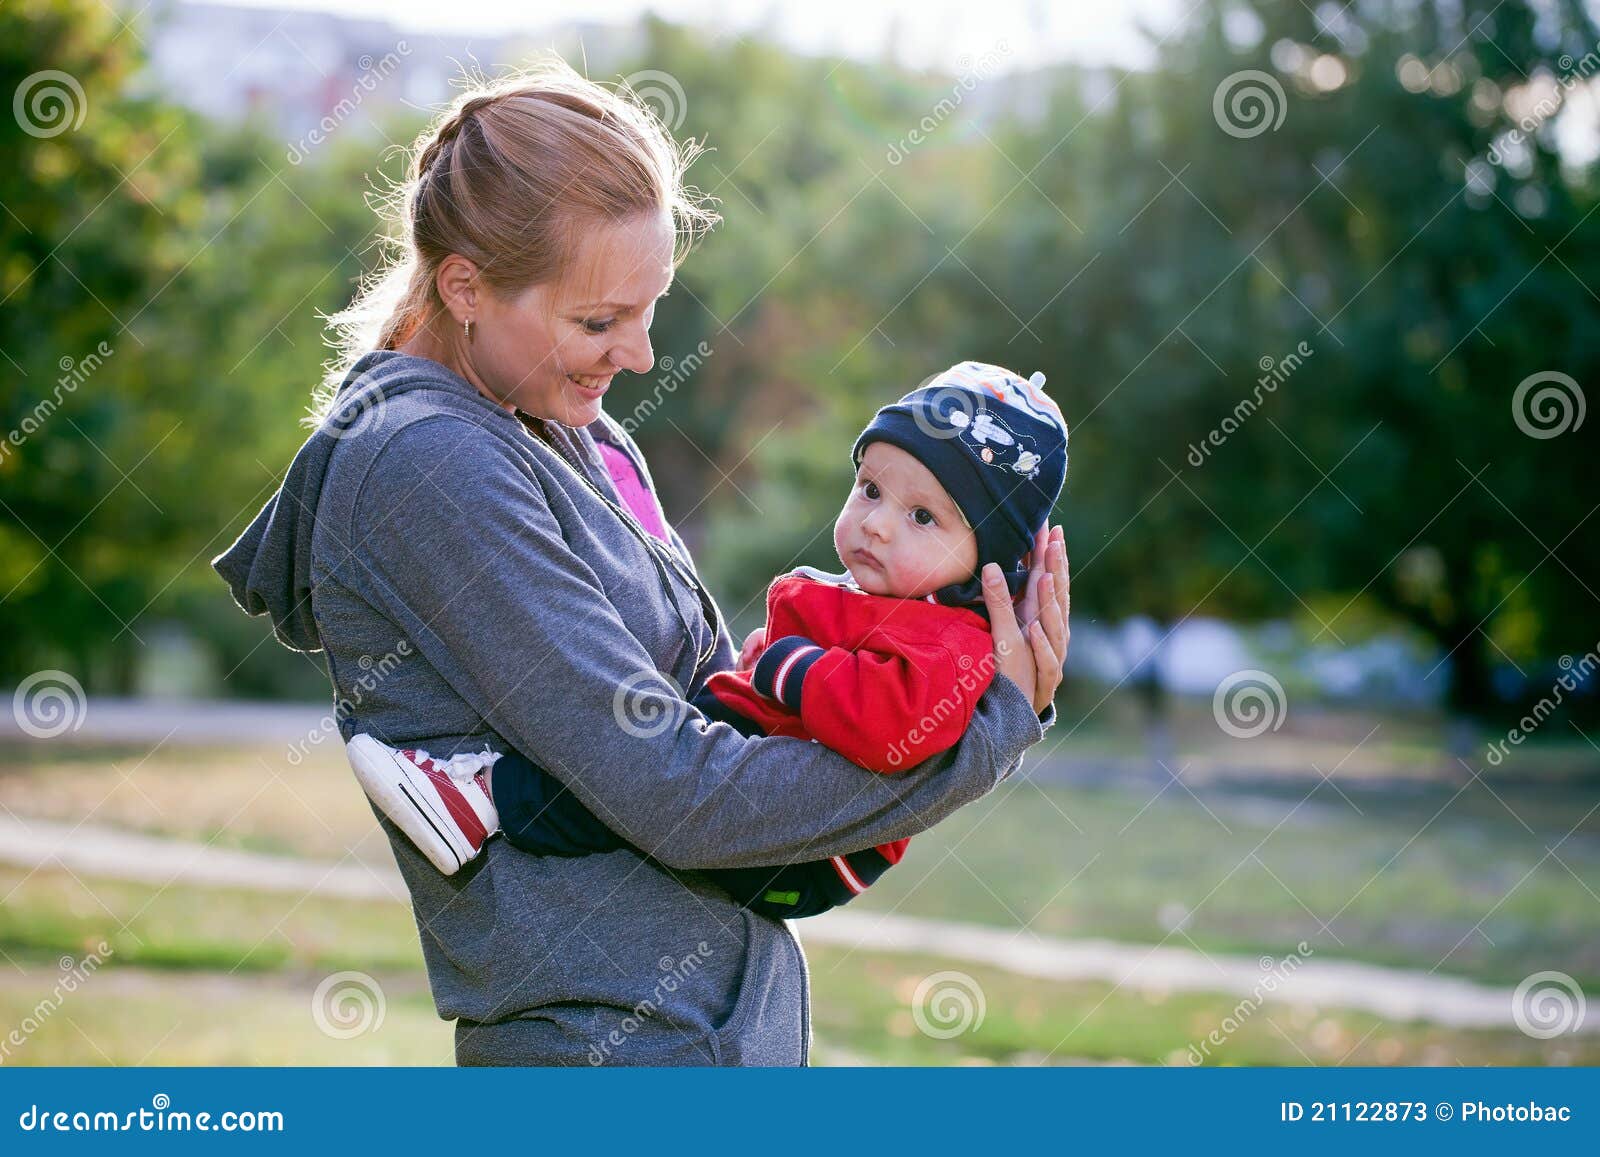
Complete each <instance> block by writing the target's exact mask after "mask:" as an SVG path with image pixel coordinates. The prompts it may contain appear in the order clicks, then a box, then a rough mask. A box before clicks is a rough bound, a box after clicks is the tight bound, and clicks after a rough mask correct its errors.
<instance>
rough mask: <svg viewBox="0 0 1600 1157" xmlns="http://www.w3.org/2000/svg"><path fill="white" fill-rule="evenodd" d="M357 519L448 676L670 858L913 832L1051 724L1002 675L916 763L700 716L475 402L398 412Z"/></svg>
mask: <svg viewBox="0 0 1600 1157" xmlns="http://www.w3.org/2000/svg"><path fill="white" fill-rule="evenodd" d="M352 531H353V534H354V541H355V542H356V543H357V544H358V545H357V547H356V560H357V562H358V564H359V565H360V566H361V567H363V568H364V569H365V570H366V571H368V572H369V573H370V576H371V579H372V583H371V585H372V587H373V588H374V589H375V590H376V592H377V593H376V595H375V598H376V599H377V600H378V601H379V602H380V603H381V604H382V605H381V607H380V609H382V610H383V611H384V612H385V613H387V614H389V615H390V616H391V617H393V618H394V619H395V621H396V622H397V623H398V624H400V625H401V626H402V627H403V628H404V629H405V630H406V631H407V632H408V633H409V634H410V636H411V638H412V641H413V643H414V644H415V645H416V647H417V649H418V650H419V652H420V653H421V654H422V656H423V657H424V658H426V659H427V660H428V662H429V663H431V664H432V665H433V666H434V667H435V668H436V669H437V670H438V671H439V673H440V675H441V676H442V677H443V678H444V679H445V680H447V681H448V682H449V683H450V684H451V685H452V686H453V687H454V688H455V690H456V692H457V693H458V694H459V695H460V696H461V697H462V698H463V699H464V700H465V701H466V702H467V703H468V704H469V705H470V706H471V707H472V708H473V709H474V710H475V711H477V712H478V713H479V714H481V715H482V717H483V718H484V719H485V721H486V722H487V723H488V725H489V726H490V727H491V728H492V729H493V730H494V731H495V732H496V733H498V734H499V735H500V736H501V737H502V738H503V739H505V740H506V742H507V743H509V744H511V745H512V746H513V747H515V748H516V749H517V750H518V751H520V752H522V754H524V755H525V756H527V757H528V758H529V759H532V760H534V761H535V762H536V763H538V764H540V765H541V766H543V767H545V768H546V769H548V770H549V771H550V772H551V774H553V775H554V776H555V777H556V778H557V779H559V780H561V781H562V782H563V783H565V784H566V785H567V786H568V787H570V788H571V790H572V792H573V794H575V795H576V796H577V797H578V798H579V799H580V800H581V801H582V802H583V804H584V805H585V806H587V807H588V808H589V809H590V810H591V811H593V812H594V813H595V814H596V815H597V816H599V817H600V818H601V819H602V820H604V821H605V822H606V823H607V824H608V825H610V826H611V827H612V828H613V829H614V830H615V831H616V832H617V833H618V834H619V835H621V836H623V837H624V838H626V839H627V840H629V841H630V842H632V843H633V844H634V845H635V846H637V847H639V848H641V849H643V850H645V851H647V852H648V853H650V854H651V855H653V856H655V857H656V858H657V859H659V860H660V861H661V862H662V863H664V864H667V865H668V866H671V867H676V868H720V867H753V866H759V865H764V864H775V863H789V862H798V861H801V860H813V859H818V858H820V857H825V856H832V855H843V854H846V853H849V852H851V851H855V850H857V849H860V848H866V847H871V846H873V845H876V844H881V843H887V842H889V841H891V840H895V839H901V838H905V837H908V836H911V835H915V834H916V833H917V832H920V831H924V830H926V829H927V828H929V827H931V826H932V825H934V824H935V823H937V822H938V821H939V820H941V819H943V818H944V817H945V816H947V815H949V814H950V813H952V812H954V811H955V810H956V809H957V808H959V807H961V806H963V805H964V804H967V803H970V802H971V801H973V800H975V799H977V798H979V797H981V796H983V795H984V794H985V793H987V792H988V791H990V790H991V789H992V788H993V787H994V786H995V784H996V783H997V782H999V781H1000V780H1001V779H1003V778H1005V777H1006V776H1007V775H1009V774H1010V773H1011V772H1012V771H1013V770H1015V768H1016V767H1017V766H1018V765H1019V764H1020V762H1021V759H1022V754H1023V752H1024V751H1025V750H1026V749H1027V747H1028V746H1030V745H1031V744H1033V743H1035V742H1037V741H1038V740H1039V739H1040V738H1041V737H1042V735H1043V731H1042V730H1041V728H1040V725H1039V720H1038V718H1037V717H1036V716H1035V715H1034V712H1033V709H1032V706H1031V705H1030V704H1029V702H1028V700H1027V697H1026V696H1025V695H1024V694H1023V693H1022V691H1021V690H1020V689H1019V688H1017V687H1016V686H1015V685H1014V684H1012V683H1011V682H1010V681H1009V680H1006V679H1004V678H1000V679H996V680H995V685H994V686H993V687H992V688H991V690H990V691H989V692H988V693H987V694H985V695H984V696H983V698H982V700H981V701H980V702H979V704H978V708H977V710H976V712H975V713H974V716H973V721H972V725H971V727H970V728H969V729H968V732H967V734H966V736H965V737H964V738H963V739H962V740H961V742H960V743H958V744H956V746H954V747H952V748H951V749H950V750H948V751H946V752H944V753H942V754H941V755H939V756H937V757H936V758H934V759H930V760H928V761H926V762H925V763H924V764H922V765H921V766H920V767H919V768H917V769H914V770H915V774H910V775H902V776H875V775H869V774H864V773H863V772H862V770H861V769H860V768H858V767H856V766H855V765H854V764H852V763H851V762H849V761H848V760H847V759H845V758H844V757H843V756H841V755H838V754H836V753H834V752H832V751H830V750H828V749H827V748H825V747H823V746H822V745H821V744H818V743H811V742H808V741H805V740H799V739H789V738H783V737H757V738H747V737H745V736H743V735H740V734H739V733H738V732H737V731H735V730H734V729H733V728H731V727H728V726H726V725H724V724H719V723H712V722H710V721H708V720H707V719H706V718H705V716H703V715H701V714H700V713H699V712H698V711H697V710H695V709H694V708H693V707H692V706H690V705H689V704H688V703H687V702H686V701H685V700H684V699H683V698H682V697H681V696H680V695H679V694H678V693H677V692H676V691H675V690H674V689H673V688H672V686H671V684H670V683H669V682H667V681H666V680H665V679H664V678H662V677H661V676H660V675H659V674H658V673H657V671H656V668H655V665H654V663H653V662H652V661H651V659H650V656H649V655H648V653H647V652H646V651H645V650H644V649H643V647H642V646H641V645H640V643H639V642H638V641H637V640H636V639H635V638H634V636H633V635H632V634H631V633H630V632H629V631H628V629H627V626H626V625H625V624H624V622H623V620H622V618H621V616H620V614H619V613H618V610H617V608H616V607H615V606H614V605H613V603H612V601H611V598H610V597H608V593H607V592H606V591H605V590H604V589H603V588H602V586H601V584H600V583H599V581H598V579H597V578H596V576H595V574H594V572H593V571H592V570H591V569H590V568H589V567H588V566H587V565H586V564H585V563H584V560H583V559H582V558H581V557H579V556H577V555H576V554H574V553H573V551H572V550H571V549H570V547H569V546H568V545H567V542H566V540H565V538H564V537H563V536H562V533H561V527H560V524H559V523H558V521H557V520H556V518H555V516H554V514H552V512H551V510H550V508H549V504H548V502H547V499H546V497H545V493H544V490H543V488H542V486H541V483H540V481H539V479H538V477H537V474H536V473H535V472H534V471H533V470H532V469H531V468H530V466H529V464H528V463H526V462H523V461H519V452H518V450H517V448H516V447H515V446H514V445H513V444H510V443H508V442H507V441H505V440H504V439H503V438H501V437H500V436H499V435H497V434H494V433H492V432H489V431H486V430H483V429H480V428H479V427H477V426H475V425H473V424H472V423H471V422H468V421H464V420H460V419H457V418H454V417H448V416H440V417H437V418H430V419H427V420H425V421H422V422H417V423H414V424H412V425H409V426H407V427H405V428H404V429H402V430H399V431H396V432H395V434H394V435H392V437H391V438H390V440H389V442H388V444H387V445H386V446H385V448H384V449H383V450H382V451H381V452H380V453H379V454H378V456H377V457H376V459H375V460H374V462H373V466H372V468H371V470H370V471H369V472H368V474H367V476H366V478H365V480H364V481H363V484H362V487H361V490H360V493H359V494H358V496H357V499H356V505H355V525H354V526H353V527H352ZM725 649H726V644H725V642H724V645H723V646H722V647H720V648H719V650H724V651H725ZM724 657H726V656H724Z"/></svg>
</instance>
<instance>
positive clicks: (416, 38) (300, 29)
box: [117, 0, 639, 147]
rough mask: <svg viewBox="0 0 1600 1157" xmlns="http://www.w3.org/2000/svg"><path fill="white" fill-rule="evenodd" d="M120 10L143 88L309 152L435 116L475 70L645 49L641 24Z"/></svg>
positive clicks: (129, 0) (185, 7)
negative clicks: (455, 26) (416, 25)
mask: <svg viewBox="0 0 1600 1157" xmlns="http://www.w3.org/2000/svg"><path fill="white" fill-rule="evenodd" d="M117 2H118V6H119V8H120V10H121V12H122V13H123V18H124V19H126V20H128V21H129V22H130V24H131V26H132V28H133V29H134V30H135V32H136V34H137V35H138V36H139V38H140V40H141V42H142V45H143V48H144V52H145V55H146V58H147V62H148V64H147V69H146V73H145V75H144V76H142V77H141V78H140V82H139V83H140V84H141V85H142V86H145V87H147V88H148V89H151V90H157V91H160V92H162V93H163V94H165V95H166V96H167V97H168V98H170V99H172V100H174V101H175V102H177V103H179V104H182V105H184V106H185V107H188V108H191V109H193V110H195V111H196V112H199V113H201V114H202V115H204V116H207V117H211V118H214V119H217V120H223V121H235V120H243V119H246V118H249V117H259V118H262V119H263V120H264V121H265V122H266V123H267V124H269V125H270V126H271V128H272V131H274V132H276V133H278V134H281V135H282V136H283V138H284V139H285V141H287V142H290V144H291V145H296V144H298V145H300V146H301V147H304V146H305V145H306V144H307V143H315V140H316V138H317V137H318V135H319V134H321V135H324V136H325V135H330V134H331V133H332V132H333V131H335V130H336V131H338V132H341V133H345V132H349V133H360V132H364V131H365V132H371V131H372V130H373V129H374V128H375V127H376V126H377V125H378V124H381V123H382V122H383V121H384V120H386V119H392V118H393V116H395V115H397V114H399V113H401V112H404V111H410V112H412V113H414V114H421V115H425V114H426V113H428V112H429V111H432V110H434V109H437V108H438V107H439V106H441V105H443V104H446V103H448V102H449V101H450V99H451V98H452V97H453V96H454V95H455V91H456V90H455V89H454V88H452V85H451V82H452V80H453V79H455V78H458V77H460V76H461V75H462V72H463V70H466V69H474V70H481V71H483V72H485V73H490V74H493V73H494V72H495V71H496V70H498V69H500V68H502V67H505V66H508V65H513V64H520V63H525V62H526V61H527V59H528V58H529V57H530V56H531V55H533V54H535V53H537V52H539V51H541V50H549V49H555V50H557V51H561V52H563V53H564V54H571V53H572V52H573V50H574V49H576V48H577V47H578V46H579V44H580V43H581V44H582V58H584V59H587V61H588V63H589V66H590V68H591V69H592V70H594V69H598V70H601V71H603V70H604V69H605V68H606V67H608V66H610V65H611V64H613V63H616V62H619V61H620V60H621V59H622V58H623V57H624V55H625V54H626V53H627V52H628V51H629V50H630V49H635V50H636V49H637V47H638V40H639V33H638V32H637V30H636V29H634V28H632V27H609V26H600V25H593V24H578V23H566V24H562V25H559V26H557V27H552V28H547V29H543V30H539V31H534V30H530V31H529V32H527V33H517V34H515V35H503V36H494V35H471V34H466V33H460V34H441V33H435V32H419V31H416V30H413V29H406V28H404V27H401V26H399V25H396V24H392V23H390V22H388V21H383V20H369V19H361V18H357V17H350V16H343V15H339V14H337V13H331V12H308V11H301V10H293V9H279V8H270V7H260V8H256V7H249V8H246V7H237V6H234V5H227V4H205V3H187V2H180V0H157V2H156V3H153V4H142V5H141V4H139V3H138V2H137V0H117ZM570 58H574V57H572V56H569V59H570Z"/></svg>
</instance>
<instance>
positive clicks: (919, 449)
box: [348, 362, 1067, 917]
mask: <svg viewBox="0 0 1600 1157" xmlns="http://www.w3.org/2000/svg"><path fill="white" fill-rule="evenodd" d="M1043 385H1044V375H1043V374H1037V373H1036V374H1034V375H1033V377H1032V378H1031V379H1030V380H1026V381H1024V380H1023V379H1022V378H1020V377H1018V376H1017V375H1016V374H1013V373H1011V372H1010V371H1009V370H1005V369H1002V368H1000V367H998V366H992V365H986V364H984V363H982V362H962V363H961V364H959V365H956V366H952V367H951V368H950V369H948V370H946V371H945V372H944V373H943V374H940V375H939V376H938V377H937V378H935V379H933V380H932V381H930V382H929V383H928V384H927V385H925V386H923V387H921V388H920V389H917V390H914V391H912V392H911V393H909V394H907V395H905V396H904V397H903V398H901V399H900V400H899V401H898V402H896V403H895V404H894V405H891V406H885V407H883V408H882V409H881V410H879V411H878V413H877V415H876V416H875V417H874V418H873V419H872V422H871V423H870V424H869V425H868V426H867V428H866V429H865V430H864V431H862V433H861V435H860V436H859V437H858V438H857V439H856V442H855V445H854V447H853V449H852V451H851V459H852V461H853V462H854V463H855V465H856V479H855V485H854V487H853V488H852V490H851V492H850V497H849V499H848V500H847V501H846V502H845V505H844V509H843V510H842V511H841V512H840V514H839V518H838V520H837V522H836V523H835V524H834V528H833V545H834V549H835V550H836V551H837V552H838V555H839V560H840V561H841V562H842V563H844V565H845V573H843V574H828V573H826V572H823V571H819V570H815V569H813V568H811V567H799V568H797V569H795V570H793V571H791V572H789V573H788V574H785V575H782V576H780V577H779V578H777V579H776V580H774V581H773V583H772V585H771V586H770V587H769V588H768V591H767V625H766V628H765V632H764V636H763V633H762V632H756V633H755V634H753V635H752V637H751V641H750V642H748V643H747V644H746V648H745V652H746V653H745V654H744V655H742V656H741V658H740V662H739V666H738V669H737V670H734V671H724V672H719V673H718V674H715V675H712V676H711V677H710V678H709V679H707V680H706V683H705V686H704V688H703V689H702V690H701V691H700V692H699V693H698V694H697V695H696V696H695V697H694V698H693V699H692V700H691V702H692V703H693V705H694V706H695V707H696V708H697V709H698V710H699V711H700V712H701V713H702V714H704V715H705V716H706V717H707V718H708V719H711V720H715V721H719V722H723V723H727V724H729V725H731V726H733V727H734V728H736V729H737V730H739V731H740V732H741V733H743V734H746V735H752V736H754V735H786V736H792V737H796V738H802V739H811V740H812V741H813V742H820V743H823V744H826V745H827V746H828V747H830V748H832V749H833V750H834V751H837V752H838V753H839V754H841V755H843V756H845V757H846V758H848V759H850V760H852V761H853V762H855V763H857V764H859V765H860V766H862V767H864V768H866V769H867V770H868V771H872V772H879V773H884V774H889V773H894V772H898V771H902V770H905V769H907V768H910V767H913V766H915V765H916V764H918V763H921V762H922V761H923V760H925V759H928V758H929V757H931V756H934V755H937V754H938V753H939V752H941V751H944V750H946V749H948V748H949V747H951V746H953V745H954V744H955V743H956V742H957V741H958V740H959V739H960V738H961V736H962V734H963V733H964V732H965V731H966V728H967V725H968V723H970V722H971V719H972V712H973V709H974V708H975V706H976V704H977V701H978V699H979V698H980V697H981V696H982V695H983V692H984V691H985V690H986V689H987V688H988V686H989V683H990V681H991V680H992V679H993V677H994V641H993V639H992V637H991V635H990V633H989V620H988V616H987V613H986V611H985V607H984V603H983V594H982V580H981V577H980V576H981V571H982V568H983V566H984V565H985V564H986V563H990V562H993V563H996V564H998V565H999V567H1000V569H1001V571H1002V573H1003V574H1004V575H1005V576H1006V581H1007V584H1008V586H1009V588H1010V590H1011V593H1012V595H1013V597H1015V596H1017V595H1018V594H1020V593H1021V590H1022V588H1023V586H1024V585H1025V584H1026V582H1027V577H1028V566H1027V561H1028V560H1027V559H1026V555H1027V553H1028V550H1029V548H1030V547H1031V545H1032V543H1033V539H1034V535H1035V534H1036V533H1037V532H1038V530H1039V528H1040V527H1042V526H1043V525H1044V524H1045V522H1046V520H1047V519H1048V518H1049V515H1050V511H1051V509H1052V508H1053V506H1054V505H1055V501H1056V497H1057V495H1058V494H1059V493H1060V490H1061V484H1062V480H1063V478H1064V477H1065V474H1066V468H1067V427H1066V423H1065V422H1064V421H1063V420H1062V417H1061V411H1060V410H1059V409H1058V408H1057V406H1056V404H1055V403H1054V402H1052V401H1051V400H1050V399H1049V398H1048V397H1046V396H1045V394H1044V391H1043V388H1042V387H1043ZM348 751H349V756H350V762H351V765H352V766H353V767H354V769H355V772H356V778H357V779H358V780H360V782H361V786H362V788H363V789H364V790H365V791H366V792H367V794H368V795H369V796H370V797H371V798H372V800H373V801H374V802H375V803H376V804H377V805H378V807H379V808H380V809H381V810H382V811H383V813H384V814H385V815H386V816H388V817H389V819H391V820H392V821H394V823H395V825H396V826H397V827H399V828H400V830H401V831H403V832H404V833H405V834H406V836H407V837H408V838H409V839H410V840H411V841H412V842H413V843H414V844H416V845H417V847H418V848H419V849H420V850H421V851H422V852H423V853H424V854H425V855H427V857H428V858H429V860H431V861H432V862H433V864H434V866H435V867H437V868H438V869H439V870H440V871H441V872H444V873H445V874H447V875H448V874H452V873H454V872H456V871H457V870H459V869H460V868H461V867H462V866H463V865H465V864H466V863H467V862H469V861H471V860H472V859H474V858H475V857H476V856H477V855H478V854H479V853H480V852H481V851H482V850H483V846H484V844H485V843H486V842H487V840H488V839H489V837H490V836H491V835H493V834H494V833H495V832H496V831H500V832H503V833H504V835H505V838H506V839H507V841H509V842H510V843H511V844H512V845H513V846H515V847H518V848H520V849H522V850H524V851H528V852H532V853H534V854H537V855H586V854H589V853H593V852H609V851H615V850H617V849H619V848H626V847H630V846H631V845H629V844H628V843H627V841H625V840H623V839H622V838H621V837H620V836H618V835H616V834H615V833H613V832H612V831H611V830H610V829H609V828H607V827H606V826H605V824H603V823H602V822H601V821H600V820H599V819H597V818H596V817H595V816H594V814H593V813H591V812H590V811H589V810H588V809H587V808H586V807H584V805H583V804H582V803H581V802H579V800H578V799H577V797H575V796H574V795H572V793H571V792H570V791H569V790H567V788H566V787H565V786H563V785H562V784H561V782H560V781H559V780H557V779H556V778H555V777H554V776H552V775H550V773H549V772H547V771H545V770H544V769H543V768H541V767H539V766H538V765H537V764H536V763H534V762H533V761H532V760H530V759H528V758H527V757H525V756H524V755H522V754H520V753H517V752H505V753H501V752H493V751H488V752H484V753H479V754H467V755H457V756H455V757H453V758H451V759H448V760H443V759H434V758H432V757H430V756H429V755H428V753H427V752H425V751H421V750H414V749H408V750H396V749H394V748H392V747H389V746H387V745H385V744H382V743H380V742H378V740H376V739H375V738H373V737H372V736H370V735H357V736H356V737H355V738H354V739H352V740H351V741H350V744H349V747H348ZM907 843H908V841H907V840H903V839H902V840H895V841H893V842H891V843H887V844H880V845H878V846H877V847H875V848H869V849H866V850H864V851H860V852H853V853H851V854H849V855H843V856H833V857H831V858H828V859H821V860H816V861H812V862H809V863H801V864H788V865H782V866H776V867H770V868H769V867H762V868H719V869H714V870H711V871H708V872H707V873H705V874H706V875H707V876H708V877H710V878H711V879H712V880H713V881H715V882H716V883H717V884H719V885H721V886H722V887H724V888H726V889H727V890H728V892H729V893H730V894H731V895H732V896H733V898H734V899H735V900H737V901H738V902H739V903H740V904H742V905H743V906H745V907H748V908H751V909H753V910H755V911H758V912H761V913H763V914H766V915H769V916H776V917H800V916H812V915H816V914H817V913H819V912H823V911H826V910H827V909H829V908H832V907H836V906H837V905H840V904H844V903H847V902H848V901H849V900H851V899H852V898H853V897H855V896H857V895H859V894H860V893H861V892H863V891H865V890H866V889H867V888H868V887H869V886H870V885H871V884H872V883H874V882H875V881H876V880H877V879H878V878H879V877H880V876H882V875H883V873H884V872H885V871H887V870H888V869H889V868H890V867H891V866H893V865H894V864H896V863H898V862H899V860H900V858H901V856H902V855H903V854H904V852H905V848H906V845H907Z"/></svg>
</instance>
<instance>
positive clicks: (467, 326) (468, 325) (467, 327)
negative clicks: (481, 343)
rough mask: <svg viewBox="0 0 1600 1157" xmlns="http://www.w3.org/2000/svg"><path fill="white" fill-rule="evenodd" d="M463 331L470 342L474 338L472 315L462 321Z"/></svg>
mask: <svg viewBox="0 0 1600 1157" xmlns="http://www.w3.org/2000/svg"><path fill="white" fill-rule="evenodd" d="M461 333H462V335H463V336H464V337H465V338H466V340H467V341H469V342H470V341H471V340H472V319H471V318H470V317H469V318H467V320H466V321H464V322H462V323H461Z"/></svg>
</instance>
